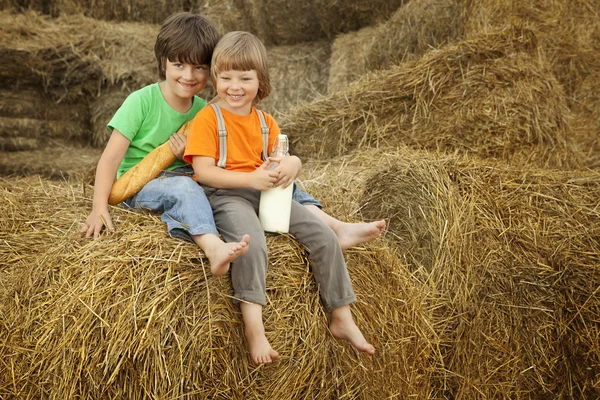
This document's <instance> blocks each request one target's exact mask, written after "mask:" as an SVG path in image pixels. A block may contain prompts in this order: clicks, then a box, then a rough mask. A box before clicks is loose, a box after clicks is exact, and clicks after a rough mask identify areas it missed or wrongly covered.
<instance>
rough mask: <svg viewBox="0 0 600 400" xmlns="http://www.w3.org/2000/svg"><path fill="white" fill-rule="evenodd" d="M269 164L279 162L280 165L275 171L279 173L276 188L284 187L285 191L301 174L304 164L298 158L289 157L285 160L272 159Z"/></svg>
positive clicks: (284, 158)
mask: <svg viewBox="0 0 600 400" xmlns="http://www.w3.org/2000/svg"><path fill="white" fill-rule="evenodd" d="M269 162H278V163H279V165H278V166H277V168H275V169H274V170H273V171H275V172H277V173H279V175H278V177H277V181H276V182H275V186H282V187H283V188H284V189H285V188H286V187H288V186H289V185H291V184H292V183H293V182H294V179H296V177H297V176H298V174H299V173H300V169H301V168H302V162H301V161H300V159H299V158H298V157H295V156H287V157H283V158H271V157H269Z"/></svg>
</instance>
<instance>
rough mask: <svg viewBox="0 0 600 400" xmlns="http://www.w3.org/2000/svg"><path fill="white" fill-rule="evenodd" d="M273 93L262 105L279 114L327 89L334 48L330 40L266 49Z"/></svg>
mask: <svg viewBox="0 0 600 400" xmlns="http://www.w3.org/2000/svg"><path fill="white" fill-rule="evenodd" d="M267 54H268V62H269V75H270V77H271V86H272V91H271V95H270V96H269V97H268V98H267V99H266V100H265V101H263V102H261V104H260V107H261V108H263V109H264V110H265V111H267V112H269V113H271V114H274V115H276V116H277V115H279V114H280V113H283V112H286V111H288V110H290V109H292V108H294V107H296V106H299V105H301V104H306V103H309V102H310V101H312V100H314V99H315V98H317V97H318V96H319V95H322V94H324V93H326V92H327V74H328V70H329V57H330V54H331V47H330V45H329V43H328V42H323V41H321V42H315V43H305V44H297V45H293V46H292V45H290V46H273V47H269V48H268V49H267Z"/></svg>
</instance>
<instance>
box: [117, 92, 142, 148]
mask: <svg viewBox="0 0 600 400" xmlns="http://www.w3.org/2000/svg"><path fill="white" fill-rule="evenodd" d="M147 109H148V107H147V105H146V104H145V103H144V99H143V96H141V94H140V92H139V91H136V92H133V93H131V94H130V95H129V96H127V98H126V99H125V101H124V102H123V104H121V107H119V109H118V110H117V112H116V113H115V115H113V117H112V119H111V120H110V122H109V123H108V125H107V126H108V129H109V130H110V131H111V132H112V131H113V130H115V129H116V130H118V131H119V132H121V133H122V134H123V136H125V137H126V138H127V139H129V141H132V140H133V138H134V137H135V135H136V134H137V133H138V132H139V131H140V127H141V126H142V123H143V122H144V117H145V115H146V113H147Z"/></svg>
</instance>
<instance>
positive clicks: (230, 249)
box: [125, 173, 250, 275]
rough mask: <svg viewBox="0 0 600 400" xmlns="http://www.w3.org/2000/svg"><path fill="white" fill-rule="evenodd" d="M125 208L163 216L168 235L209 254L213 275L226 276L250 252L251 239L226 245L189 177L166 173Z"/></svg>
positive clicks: (141, 191) (202, 192) (243, 239)
mask: <svg viewBox="0 0 600 400" xmlns="http://www.w3.org/2000/svg"><path fill="white" fill-rule="evenodd" d="M125 204H126V206H128V207H130V208H134V209H144V210H148V211H152V212H159V213H161V214H162V215H161V220H162V221H163V222H164V223H166V224H167V230H168V232H169V235H171V236H172V237H176V238H181V239H184V240H192V241H194V242H195V243H196V244H197V245H198V246H199V247H200V248H201V249H202V250H203V251H204V253H205V254H206V257H207V258H208V260H209V262H210V264H211V272H212V273H213V274H215V275H223V274H225V273H226V272H227V271H228V269H229V263H230V262H231V261H233V260H234V259H235V258H237V257H239V256H240V255H242V254H244V253H245V252H246V251H247V249H248V242H249V240H250V238H249V237H247V236H245V237H242V238H241V239H240V240H239V241H237V242H234V243H224V242H223V241H222V240H221V239H220V238H219V236H218V232H217V228H216V226H215V222H214V219H213V215H212V209H211V207H210V203H209V202H208V199H207V198H206V195H205V194H204V191H203V190H202V188H201V187H200V186H199V185H198V184H197V183H196V181H194V180H193V179H192V178H191V177H190V176H187V175H183V174H175V173H167V174H163V175H162V176H159V177H158V178H156V179H153V180H151V181H150V182H148V184H146V186H144V187H143V188H142V190H140V192H139V193H137V194H136V195H135V196H133V197H132V198H131V199H128V200H126V201H125Z"/></svg>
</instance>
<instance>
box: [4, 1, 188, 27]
mask: <svg viewBox="0 0 600 400" xmlns="http://www.w3.org/2000/svg"><path fill="white" fill-rule="evenodd" d="M6 1H7V2H9V3H12V4H10V6H12V7H14V8H15V9H16V10H17V11H20V12H26V11H36V12H38V13H40V14H44V15H49V16H52V17H59V16H61V15H78V14H82V15H85V16H86V17H89V18H94V19H101V20H115V21H139V22H148V23H155V24H160V23H161V22H162V21H163V20H164V19H165V18H166V17H167V16H169V15H170V14H172V13H174V12H177V11H189V8H190V2H189V1H186V0H175V1H158V2H157V1H149V0H124V1H112V0H108V1H95V0H33V1H32V0H12V1H9V0H6ZM6 8H8V7H6Z"/></svg>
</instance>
